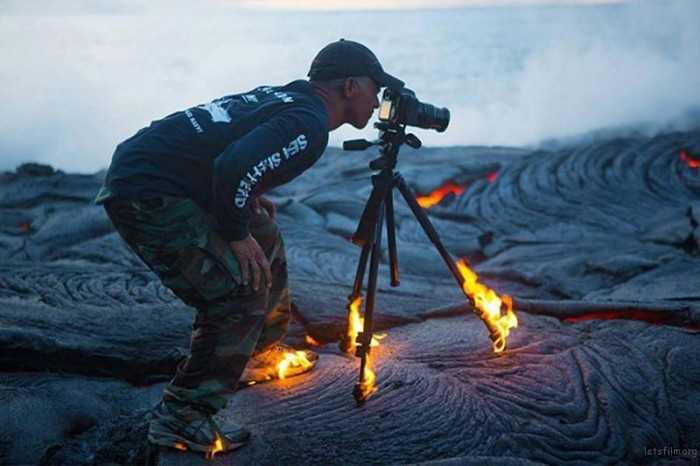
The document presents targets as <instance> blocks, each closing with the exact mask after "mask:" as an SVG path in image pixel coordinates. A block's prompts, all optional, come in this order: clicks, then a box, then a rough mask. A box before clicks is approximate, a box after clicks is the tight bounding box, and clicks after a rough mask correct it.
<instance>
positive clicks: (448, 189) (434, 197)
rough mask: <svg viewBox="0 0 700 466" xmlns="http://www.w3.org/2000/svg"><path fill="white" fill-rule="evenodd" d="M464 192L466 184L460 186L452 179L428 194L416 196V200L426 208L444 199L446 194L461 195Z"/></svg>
mask: <svg viewBox="0 0 700 466" xmlns="http://www.w3.org/2000/svg"><path fill="white" fill-rule="evenodd" d="M463 192H464V186H460V185H458V184H455V183H453V182H451V181H448V182H447V183H445V184H444V185H442V186H440V187H439V188H437V189H436V190H434V191H433V192H431V193H430V194H428V195H427V196H416V200H417V201H418V205H419V206H421V207H423V208H424V209H427V208H428V207H432V206H434V205H435V204H438V203H439V202H440V201H442V200H443V199H444V197H445V196H447V195H448V194H450V193H452V194H454V195H455V196H459V195H460V194H462V193H463Z"/></svg>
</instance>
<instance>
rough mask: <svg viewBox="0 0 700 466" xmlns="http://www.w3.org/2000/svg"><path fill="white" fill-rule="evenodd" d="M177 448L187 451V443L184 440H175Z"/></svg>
mask: <svg viewBox="0 0 700 466" xmlns="http://www.w3.org/2000/svg"><path fill="white" fill-rule="evenodd" d="M174 446H175V448H176V449H177V450H180V451H187V445H185V444H184V443H182V442H175V445H174Z"/></svg>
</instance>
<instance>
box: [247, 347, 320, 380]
mask: <svg viewBox="0 0 700 466" xmlns="http://www.w3.org/2000/svg"><path fill="white" fill-rule="evenodd" d="M317 361H318V354H316V353H314V352H313V351H311V350H308V349H307V350H295V349H294V348H292V347H291V346H289V345H283V344H281V343H278V344H276V345H272V346H271V347H270V348H268V349H266V350H265V351H262V352H260V353H258V354H254V355H253V356H252V357H251V358H250V360H249V361H248V364H247V365H246V367H245V371H243V375H242V376H241V379H240V381H239V384H241V385H243V386H246V385H254V384H256V383H262V382H268V381H270V380H275V379H285V378H287V377H293V376H295V375H299V374H303V373H304V372H308V371H310V370H311V369H313V367H314V366H315V365H316V362H317Z"/></svg>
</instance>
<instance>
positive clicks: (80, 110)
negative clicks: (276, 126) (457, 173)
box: [0, 0, 700, 172]
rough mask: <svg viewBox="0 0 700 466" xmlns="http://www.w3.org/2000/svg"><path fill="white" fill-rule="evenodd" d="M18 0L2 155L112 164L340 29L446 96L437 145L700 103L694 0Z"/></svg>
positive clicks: (297, 73)
mask: <svg viewBox="0 0 700 466" xmlns="http://www.w3.org/2000/svg"><path fill="white" fill-rule="evenodd" d="M27 4H31V5H36V3H25V4H24V5H27ZM12 5H13V3H12V2H9V3H7V4H6V5H5V6H6V7H7V8H4V9H3V11H4V13H0V14H3V16H0V62H1V63H2V66H1V67H0V102H2V104H3V105H2V113H1V116H0V169H13V168H14V167H15V166H16V165H17V164H19V163H22V162H26V161H38V162H43V163H49V164H51V165H53V166H55V167H58V168H61V169H63V170H66V171H72V172H93V171H96V170H98V169H100V168H104V167H106V166H107V165H108V164H109V160H110V158H111V154H112V151H113V149H114V146H115V145H116V144H118V143H119V142H120V141H121V140H123V139H125V138H127V137H128V136H130V135H131V134H132V133H134V132H135V131H136V130H138V129H139V128H141V127H143V126H145V125H147V124H148V123H149V122H150V120H152V119H156V118H159V117H162V116H164V115H166V114H168V113H171V112H173V111H176V110H180V109H183V108H186V107H188V106H192V105H196V104H198V103H201V102H205V101H208V100H210V99H212V98H215V97H219V96H221V95H225V94H229V93H234V92H240V91H244V90H247V89H250V88H252V87H254V86H257V85H259V84H282V83H285V82H288V81H290V80H292V79H296V78H303V77H304V76H305V74H306V71H307V68H308V64H309V62H310V61H311V59H312V58H313V55H314V54H315V52H316V51H317V50H318V49H319V48H320V47H322V46H323V45H325V44H326V43H328V42H330V41H333V40H336V39H337V38H339V37H347V38H352V39H355V40H359V41H361V42H364V43H366V44H368V45H369V46H370V47H371V48H372V49H373V50H374V51H375V52H376V54H377V55H378V56H379V57H380V59H381V60H382V62H383V64H384V66H385V68H386V69H387V71H389V72H391V73H392V74H396V75H398V76H400V77H401V78H402V79H404V80H405V81H406V82H407V83H408V85H409V86H410V87H411V88H413V89H414V90H415V91H416V92H417V94H418V96H419V97H420V98H421V100H424V101H428V102H432V103H435V104H437V105H440V106H442V105H444V106H447V107H449V108H450V110H451V112H452V121H451V124H450V127H449V129H448V130H447V131H446V132H445V133H442V134H437V133H432V132H427V131H420V130H419V131H416V132H417V134H419V136H421V137H422V138H423V139H424V142H426V144H428V145H467V144H469V145H472V144H484V145H531V144H537V143H538V142H539V141H542V140H545V139H550V138H566V137H570V136H574V135H577V134H581V133H585V132H588V131H592V130H596V129H600V128H609V127H620V126H635V125H639V124H644V125H645V128H646V130H647V131H649V130H650V129H651V130H653V129H655V128H668V125H669V122H672V121H679V120H678V118H679V116H680V115H683V114H684V113H685V112H686V110H687V109H688V108H692V107H697V106H699V105H700V92H699V91H698V90H699V89H700V45H699V44H700V28H698V27H697V20H698V18H700V2H698V1H696V0H688V1H681V0H679V1H647V2H645V1H632V2H629V3H626V4H622V5H604V6H567V7H560V8H554V7H542V6H538V7H534V6H527V7H525V6H522V7H513V8H507V7H500V8H461V9H441V10H434V11H431V10H419V11H365V12H363V11H351V12H348V11H342V12H309V11H304V12H289V11H283V12H282V11H267V10H264V11H255V10H249V9H240V8H239V7H237V6H235V4H231V3H226V2H223V1H214V0H210V1H209V2H206V1H202V2H196V3H187V4H186V3H184V2H175V3H173V2H166V1H164V0H157V1H151V2H149V4H148V5H149V7H148V9H147V10H143V9H141V8H139V7H138V6H137V4H136V3H134V2H122V3H115V2H79V3H73V4H72V5H73V7H72V8H70V9H65V8H62V7H61V5H64V4H63V3H60V2H47V3H46V5H45V6H46V8H40V7H36V6H34V7H32V8H29V7H26V6H25V7H23V9H22V10H21V12H20V13H21V14H19V13H18V11H19V7H17V8H16V10H17V11H15V12H14V14H10V12H12V11H13V8H11V7H10V6H12ZM14 5H20V3H18V2H16V3H14ZM165 5H168V7H167V8H166V6H165ZM189 5H195V6H194V7H192V6H189ZM193 8H196V11H193V10H192V9H193ZM686 123H687V122H686ZM361 136H362V137H369V138H372V137H374V131H373V130H371V129H370V128H368V129H365V130H364V131H357V130H355V129H353V128H349V127H343V128H341V129H339V130H338V131H335V132H334V133H332V134H331V144H332V145H339V144H340V142H341V141H342V140H344V139H348V138H356V137H361Z"/></svg>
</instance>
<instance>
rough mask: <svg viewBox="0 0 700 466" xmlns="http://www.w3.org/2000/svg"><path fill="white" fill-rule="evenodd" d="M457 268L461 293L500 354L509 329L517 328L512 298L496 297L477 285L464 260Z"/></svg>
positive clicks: (491, 291)
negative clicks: (470, 304) (482, 323)
mask: <svg viewBox="0 0 700 466" xmlns="http://www.w3.org/2000/svg"><path fill="white" fill-rule="evenodd" d="M457 268H458V269H459V272H460V274H461V275H462V278H463V282H462V291H464V294H465V295H467V297H468V298H469V299H470V300H471V302H472V305H473V306H474V308H475V310H476V313H477V314H478V315H479V317H481V320H483V321H484V323H485V324H486V327H487V328H488V329H489V333H490V336H491V340H492V341H493V351H494V352H496V353H500V352H501V351H503V350H504V349H505V348H506V344H507V341H508V334H509V333H510V329H511V328H516V327H517V326H518V318H517V317H516V316H515V313H514V312H513V300H512V298H511V297H510V296H508V295H503V296H498V294H496V292H495V291H493V290H492V289H490V288H488V287H487V286H486V285H483V284H481V283H479V281H478V280H479V277H478V276H477V274H476V273H474V271H473V270H472V269H471V268H469V266H468V265H467V263H466V262H465V261H464V260H459V261H457Z"/></svg>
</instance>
